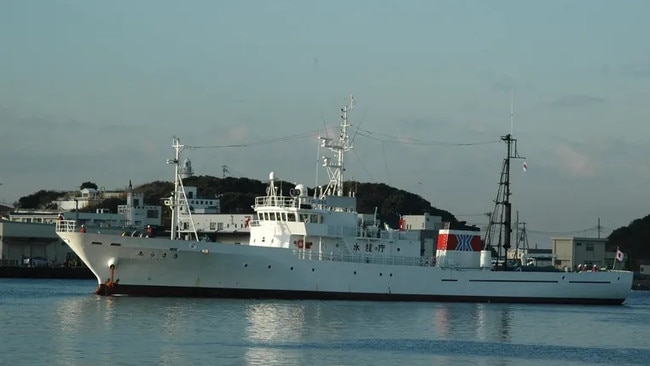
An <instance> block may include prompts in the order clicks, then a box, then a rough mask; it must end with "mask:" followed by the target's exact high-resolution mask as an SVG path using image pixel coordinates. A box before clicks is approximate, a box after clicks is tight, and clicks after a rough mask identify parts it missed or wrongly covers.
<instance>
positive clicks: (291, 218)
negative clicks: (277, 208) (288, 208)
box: [287, 212, 296, 221]
mask: <svg viewBox="0 0 650 366" xmlns="http://www.w3.org/2000/svg"><path fill="white" fill-rule="evenodd" d="M287 221H296V214H294V213H293V212H289V213H288V214H287Z"/></svg>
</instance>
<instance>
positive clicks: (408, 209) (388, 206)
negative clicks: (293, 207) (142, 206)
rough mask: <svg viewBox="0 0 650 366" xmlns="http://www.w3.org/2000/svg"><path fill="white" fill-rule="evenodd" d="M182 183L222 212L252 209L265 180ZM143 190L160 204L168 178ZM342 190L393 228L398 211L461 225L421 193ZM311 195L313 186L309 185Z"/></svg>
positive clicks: (286, 186) (384, 188)
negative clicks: (215, 203) (217, 201)
mask: <svg viewBox="0 0 650 366" xmlns="http://www.w3.org/2000/svg"><path fill="white" fill-rule="evenodd" d="M183 184H184V185H186V186H193V187H197V188H198V192H199V196H200V197H205V198H216V197H218V198H219V199H220V203H221V212H222V213H252V212H253V208H252V206H253V204H254V203H255V197H258V196H263V195H265V194H266V187H267V184H266V183H263V182H261V181H258V180H254V179H248V178H232V177H227V178H217V177H213V176H194V177H190V178H187V179H184V180H183ZM276 186H277V187H279V189H280V191H281V192H283V193H284V195H289V190H290V189H291V188H293V187H294V184H292V183H289V182H284V181H278V182H276ZM135 190H136V191H138V192H143V193H144V199H145V202H146V203H148V204H160V203H161V199H164V198H167V197H169V193H170V192H171V191H172V190H173V186H172V184H171V183H168V182H152V183H147V184H144V185H142V186H139V187H137V188H136V189H135ZM343 190H344V192H355V196H356V198H357V211H358V212H361V213H374V212H375V208H376V209H377V217H378V218H379V219H380V220H381V221H382V222H386V223H388V224H389V225H390V226H391V227H394V228H396V227H397V225H398V221H399V216H400V215H422V214H424V213H425V212H428V213H429V214H431V215H433V216H441V217H442V221H447V222H450V223H451V225H452V227H455V228H461V227H464V222H459V221H458V220H457V219H456V217H455V216H454V215H452V214H451V213H450V212H448V211H445V210H441V209H438V208H436V207H433V206H431V203H429V202H428V201H427V200H425V199H423V198H422V197H420V196H418V195H416V194H413V193H409V192H406V191H403V190H401V189H397V188H394V187H390V186H388V185H386V184H377V183H360V182H353V181H351V182H345V183H344V184H343ZM308 191H309V195H310V196H311V195H313V193H314V191H313V189H309V190H308Z"/></svg>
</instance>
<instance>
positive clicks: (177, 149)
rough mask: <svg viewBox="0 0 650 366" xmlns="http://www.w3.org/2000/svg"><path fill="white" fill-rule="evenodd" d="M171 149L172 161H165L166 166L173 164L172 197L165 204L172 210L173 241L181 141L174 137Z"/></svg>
mask: <svg viewBox="0 0 650 366" xmlns="http://www.w3.org/2000/svg"><path fill="white" fill-rule="evenodd" d="M172 147H173V148H174V151H175V154H174V159H167V164H174V192H173V193H172V196H171V197H170V198H169V201H167V202H165V204H167V205H168V206H169V208H170V209H171V210H172V220H171V221H172V222H171V239H172V240H175V239H176V235H177V234H176V232H177V230H178V225H179V221H180V220H179V216H180V215H179V212H178V208H179V206H180V196H181V195H180V194H179V189H180V187H181V182H180V175H179V174H178V170H179V162H180V157H181V151H183V148H184V147H185V145H181V140H180V139H179V138H177V137H174V139H173V142H172Z"/></svg>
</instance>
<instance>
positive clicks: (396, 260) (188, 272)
mask: <svg viewBox="0 0 650 366" xmlns="http://www.w3.org/2000/svg"><path fill="white" fill-rule="evenodd" d="M351 108H352V99H351V102H350V104H349V105H348V106H346V107H344V108H343V109H342V113H343V114H342V122H341V126H340V134H339V137H338V138H337V139H330V138H321V146H322V147H324V148H328V149H330V150H331V151H333V152H334V154H335V158H334V159H325V161H324V166H325V167H326V168H327V171H328V175H329V178H330V180H329V183H328V184H327V186H326V187H324V188H322V189H319V190H318V192H317V193H314V195H313V196H309V195H308V192H307V189H306V187H305V186H304V185H302V184H297V185H296V186H295V187H294V188H292V189H290V190H289V192H288V194H287V195H284V192H282V191H280V189H279V187H278V186H276V184H275V183H276V182H275V177H274V175H273V173H271V174H270V177H269V178H270V179H269V186H268V188H267V195H266V196H263V197H257V198H256V200H255V205H254V211H255V213H256V215H255V217H254V219H253V220H251V221H250V222H249V223H248V224H249V225H250V242H249V243H248V244H245V245H237V244H231V243H219V242H208V241H201V240H199V238H198V236H197V235H196V229H195V228H194V225H193V221H192V217H191V213H190V210H188V209H183V210H181V209H180V208H181V207H187V200H186V197H185V193H184V189H183V185H182V179H181V177H180V175H179V162H180V161H181V160H180V158H181V157H180V154H181V151H182V150H183V147H184V145H181V144H180V141H179V140H178V139H174V143H173V145H172V147H174V149H175V158H174V159H170V160H168V161H167V162H168V163H170V164H173V165H174V166H175V174H174V186H175V189H174V193H173V194H172V196H171V197H170V198H169V200H168V201H167V202H166V204H167V205H168V206H169V207H170V208H171V210H172V226H171V236H170V237H169V238H166V237H165V238H160V237H154V238H151V237H143V236H119V235H108V234H106V235H103V234H99V233H97V234H95V233H80V232H79V231H78V229H77V227H76V224H75V221H71V220H63V221H61V222H59V223H57V227H56V232H57V234H58V235H59V236H60V237H61V239H62V240H63V241H65V242H66V243H67V244H68V245H69V246H70V247H71V248H72V250H74V252H75V253H76V254H77V255H78V256H79V258H81V260H83V261H84V262H85V263H86V265H87V266H88V267H89V268H90V269H91V270H92V272H93V273H94V274H95V276H96V277H97V280H98V284H99V286H98V289H97V291H96V293H97V294H100V295H134V296H192V297H234V298H284V299H345V300H401V301H456V302H461V301H462V302H519V303H569V304H621V303H623V302H624V301H625V299H626V297H627V296H628V295H629V293H630V289H631V286H632V272H629V271H600V272H579V273H578V272H560V271H557V272H548V271H544V272H543V271H539V272H535V271H516V270H505V269H504V268H498V267H497V268H496V269H495V268H493V266H492V257H491V252H490V251H489V250H486V248H484V247H483V246H484V244H483V241H482V240H481V238H480V236H479V233H478V232H475V231H456V230H440V231H439V236H438V242H437V247H436V250H435V254H434V255H430V256H423V254H422V253H427V252H428V253H434V252H433V248H429V249H430V250H425V249H427V248H424V245H425V244H423V241H421V240H420V237H419V235H420V234H419V232H417V231H401V230H393V229H390V228H388V227H381V225H378V223H377V222H376V221H374V222H365V221H364V220H362V219H361V218H360V217H361V215H359V214H358V213H357V212H356V199H355V197H354V195H352V194H347V195H346V194H344V189H343V181H344V176H343V174H344V172H345V169H344V153H345V152H346V151H348V150H350V149H351V148H352V144H351V141H350V137H349V135H348V128H349V127H350V125H349V124H348V113H349V112H350V110H351ZM507 137H508V138H510V135H508V136H507ZM509 141H510V140H508V142H509ZM508 149H509V150H508V158H507V159H508V162H509V158H510V144H508ZM504 166H507V168H508V170H509V164H504ZM507 197H508V195H506V200H507ZM508 207H509V206H508ZM507 214H508V215H509V214H510V212H509V210H507ZM504 222H505V223H507V224H508V223H509V222H510V217H508V218H507V220H504ZM507 230H510V228H509V227H508V228H507ZM508 232H509V231H508Z"/></svg>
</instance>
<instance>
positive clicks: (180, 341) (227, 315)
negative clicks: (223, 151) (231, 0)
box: [0, 279, 650, 366]
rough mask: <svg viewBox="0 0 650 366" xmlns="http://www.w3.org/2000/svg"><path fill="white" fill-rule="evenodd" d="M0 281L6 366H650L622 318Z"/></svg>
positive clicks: (642, 318)
mask: <svg viewBox="0 0 650 366" xmlns="http://www.w3.org/2000/svg"><path fill="white" fill-rule="evenodd" d="M95 286H96V283H95V281H87V280H82V281H76V280H22V279H21V280H14V279H0V325H1V326H2V336H1V337H0V364H2V365H46V364H47V365H310V364H312V365H398V364H405V365H406V364H408V365H432V364H436V365H517V366H521V365H648V363H649V362H650V361H649V360H650V292H635V293H633V294H632V297H631V298H630V299H629V300H628V301H627V303H626V305H623V306H604V307H601V306H596V307H594V306H566V305H565V306H555V305H503V304H447V303H410V302H395V303H384V302H348V301H276V300H229V299H177V298H133V297H110V298H106V297H98V296H95V295H92V291H93V290H94V289H95Z"/></svg>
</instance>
